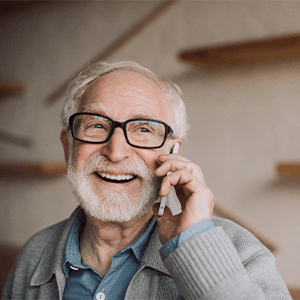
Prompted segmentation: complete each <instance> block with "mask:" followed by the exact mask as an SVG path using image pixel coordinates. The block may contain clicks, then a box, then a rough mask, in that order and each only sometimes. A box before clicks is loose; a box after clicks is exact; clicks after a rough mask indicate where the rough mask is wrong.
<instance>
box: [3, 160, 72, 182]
mask: <svg viewBox="0 0 300 300" xmlns="http://www.w3.org/2000/svg"><path fill="white" fill-rule="evenodd" d="M66 173H67V167H66V164H65V163H64V162H40V163H29V162H16V163H7V162H2V163H0V178H17V177H18V178H21V177H22V178H23V177H54V176H62V175H65V174H66Z"/></svg>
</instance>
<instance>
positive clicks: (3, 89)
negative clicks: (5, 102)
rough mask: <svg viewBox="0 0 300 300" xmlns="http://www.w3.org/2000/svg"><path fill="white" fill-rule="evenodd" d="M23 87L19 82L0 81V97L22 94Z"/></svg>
mask: <svg viewBox="0 0 300 300" xmlns="http://www.w3.org/2000/svg"><path fill="white" fill-rule="evenodd" d="M24 89H25V88H24V85H23V84H22V83H20V82H15V81H9V80H2V79H0V95H7V94H22V93H23V92H24Z"/></svg>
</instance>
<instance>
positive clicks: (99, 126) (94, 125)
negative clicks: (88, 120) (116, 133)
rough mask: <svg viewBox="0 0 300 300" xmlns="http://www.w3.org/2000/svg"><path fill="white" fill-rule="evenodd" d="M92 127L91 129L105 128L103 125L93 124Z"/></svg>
mask: <svg viewBox="0 0 300 300" xmlns="http://www.w3.org/2000/svg"><path fill="white" fill-rule="evenodd" d="M90 127H91V128H103V125H101V124H93V125H91V126H90Z"/></svg>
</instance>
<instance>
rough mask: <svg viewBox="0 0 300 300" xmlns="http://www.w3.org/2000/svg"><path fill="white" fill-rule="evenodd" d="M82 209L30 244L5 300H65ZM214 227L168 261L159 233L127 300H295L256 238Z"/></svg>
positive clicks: (229, 226)
mask: <svg viewBox="0 0 300 300" xmlns="http://www.w3.org/2000/svg"><path fill="white" fill-rule="evenodd" d="M79 210H80V208H77V209H76V210H75V212H74V213H73V214H72V216H71V217H70V218H69V219H68V220H65V221H63V222H61V223H59V224H56V225H54V226H51V227H49V228H47V229H45V230H43V231H41V232H39V233H37V234H36V235H35V236H33V237H32V238H31V239H30V240H29V241H28V242H27V243H26V245H25V246H24V248H23V249H22V251H21V253H20V254H19V256H18V258H17V261H16V263H15V266H14V267H13V269H12V270H11V272H10V274H9V276H8V278H7V281H6V284H5V287H4V291H3V295H2V299H3V300H5V299H45V300H51V299H62V294H63V289H64V285H65V276H64V273H63V269H62V265H63V257H64V249H65V245H66V241H67V237H68V234H69V231H70V229H71V227H72V225H73V223H74V221H75V220H76V217H77V215H78V212H79ZM213 222H214V224H215V227H214V228H213V229H210V230H208V231H206V232H203V233H201V234H199V235H197V236H196V237H194V238H192V239H191V240H189V241H187V242H185V243H184V244H182V245H180V246H179V247H178V248H177V249H176V250H175V251H174V252H172V253H171V254H170V255H169V256H168V257H167V259H166V260H165V261H164V262H162V260H161V257H160V255H159V249H160V248H161V246H162V245H161V243H160V241H159V237H158V233H157V228H156V229H155V231H154V233H153V234H152V237H151V239H150V241H149V244H148V246H147V250H146V252H145V254H144V257H143V259H142V262H141V264H140V267H139V269H138V271H137V273H136V274H135V275H134V277H133V279H132V280H131V282H130V284H129V286H128V289H127V292H126V296H125V299H128V300H133V299H134V300H135V299H136V300H147V299H153V300H154V299H155V300H158V299H161V300H168V299H213V300H217V299H220V300H221V299H222V300H227V299H228V300H242V299H248V300H249V299H253V300H260V299H272V300H277V299H278V300H279V299H291V297H290V294H289V292H288V290H287V288H286V285H285V283H284V282H283V280H282V278H281V276H280V275H279V273H278V271H277V269H276V263H275V259H274V257H273V255H272V254H271V253H270V252H269V251H268V250H267V249H266V248H265V247H264V246H263V245H262V244H261V243H260V242H259V241H258V240H257V239H256V238H255V237H254V236H253V235H252V234H250V233H249V232H248V231H246V230H245V229H243V228H241V227H240V226H238V225H236V224H235V223H233V222H231V221H228V220H225V219H220V218H214V219H213ZM113 300H115V299H113Z"/></svg>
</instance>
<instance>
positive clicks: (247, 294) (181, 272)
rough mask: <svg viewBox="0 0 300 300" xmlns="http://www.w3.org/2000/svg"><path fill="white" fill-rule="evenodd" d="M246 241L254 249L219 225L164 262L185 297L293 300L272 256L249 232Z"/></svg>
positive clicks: (214, 299) (172, 254)
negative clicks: (240, 243)
mask: <svg viewBox="0 0 300 300" xmlns="http://www.w3.org/2000/svg"><path fill="white" fill-rule="evenodd" d="M243 234H244V232H243ZM246 240H247V245H251V247H250V248H251V251H244V250H243V245H237V244H234V242H232V241H231V240H230V238H229V237H228V236H227V234H226V233H225V232H224V230H223V228H222V227H220V226H216V227H214V228H212V229H210V230H208V231H205V232H203V233H201V234H199V235H197V236H195V237H193V238H192V239H190V240H188V241H186V242H185V243H184V244H182V245H180V246H179V247H178V248H177V249H176V250H175V251H174V252H172V253H171V254H170V255H169V256H168V257H167V258H166V259H165V261H164V264H165V266H166V267H167V269H168V270H169V271H170V273H171V274H172V276H173V278H174V280H175V282H176V285H177V287H178V289H179V290H180V292H181V294H182V295H183V297H184V298H185V299H207V300H208V299H211V300H212V299H213V300H218V299H220V300H221V299H222V300H227V299H228V300H229V299H230V300H243V299H247V300H252V299H253V300H263V299H272V300H275V299H276V300H277V299H291V297H290V295H289V292H288V290H287V288H286V286H285V284H284V282H283V280H282V278H281V276H280V275H279V273H278V271H277V269H276V265H275V260H274V257H273V255H272V254H271V253H270V252H269V251H268V250H267V249H266V248H265V247H264V246H263V245H261V244H260V242H259V241H258V240H256V238H255V237H254V236H252V235H251V234H250V233H248V238H247V239H246ZM244 246H245V245H244ZM237 248H238V249H237ZM246 248H247V247H246ZM246 248H245V247H244V249H246ZM243 252H245V253H246V254H245V253H243Z"/></svg>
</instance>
